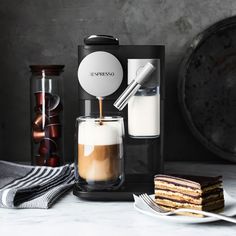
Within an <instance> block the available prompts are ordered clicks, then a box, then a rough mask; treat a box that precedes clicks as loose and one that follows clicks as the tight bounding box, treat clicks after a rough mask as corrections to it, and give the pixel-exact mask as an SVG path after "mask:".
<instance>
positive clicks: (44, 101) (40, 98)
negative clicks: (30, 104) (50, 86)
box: [34, 91, 52, 108]
mask: <svg viewBox="0 0 236 236" xmlns="http://www.w3.org/2000/svg"><path fill="white" fill-rule="evenodd" d="M34 95H35V101H36V107H39V106H43V105H44V106H45V107H47V108H48V107H49V104H50V100H51V97H52V95H51V94H50V93H45V92H42V91H39V92H36V93H34Z"/></svg>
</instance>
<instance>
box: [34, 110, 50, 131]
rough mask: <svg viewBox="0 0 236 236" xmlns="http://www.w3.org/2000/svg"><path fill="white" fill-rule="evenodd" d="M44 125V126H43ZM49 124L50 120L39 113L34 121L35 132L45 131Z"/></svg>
mask: <svg viewBox="0 0 236 236" xmlns="http://www.w3.org/2000/svg"><path fill="white" fill-rule="evenodd" d="M43 123H44V124H43ZM47 123H48V118H47V116H46V115H45V114H41V113H37V114H36V116H35V118H34V121H33V129H34V130H43V129H44V126H45V125H46V124H47Z"/></svg>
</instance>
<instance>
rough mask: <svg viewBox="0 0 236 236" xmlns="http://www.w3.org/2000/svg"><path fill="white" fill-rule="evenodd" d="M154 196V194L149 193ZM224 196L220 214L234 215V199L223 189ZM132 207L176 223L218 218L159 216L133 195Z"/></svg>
mask: <svg viewBox="0 0 236 236" xmlns="http://www.w3.org/2000/svg"><path fill="white" fill-rule="evenodd" d="M150 196H151V197H153V198H154V195H150ZM224 198H225V208H224V211H223V212H222V214H224V215H226V216H234V215H236V200H235V199H234V198H232V197H231V196H230V195H229V194H228V193H226V192H225V191H224ZM134 201H135V202H134V209H136V210H137V211H139V212H141V213H143V214H145V215H149V216H152V217H155V218H158V219H161V220H166V221H172V222H176V223H185V224H192V223H206V222H213V221H218V220H219V219H217V218H214V217H203V218H198V217H193V216H181V215H172V216H161V215H158V214H155V213H154V212H153V211H152V210H151V209H150V208H149V207H148V206H147V205H145V204H144V203H143V201H142V200H141V199H140V198H138V197H137V196H135V195H134Z"/></svg>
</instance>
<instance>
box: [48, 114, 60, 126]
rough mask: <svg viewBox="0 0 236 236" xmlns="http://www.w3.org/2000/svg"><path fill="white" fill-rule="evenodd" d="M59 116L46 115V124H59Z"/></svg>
mask: <svg viewBox="0 0 236 236" xmlns="http://www.w3.org/2000/svg"><path fill="white" fill-rule="evenodd" d="M59 123H60V117H59V115H51V116H49V117H48V124H59Z"/></svg>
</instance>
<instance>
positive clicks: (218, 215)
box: [174, 208, 236, 224]
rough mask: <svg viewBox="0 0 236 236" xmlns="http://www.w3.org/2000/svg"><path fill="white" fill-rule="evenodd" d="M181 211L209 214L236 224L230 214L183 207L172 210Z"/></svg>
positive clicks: (235, 220)
mask: <svg viewBox="0 0 236 236" xmlns="http://www.w3.org/2000/svg"><path fill="white" fill-rule="evenodd" d="M181 212H189V213H196V214H201V215H204V216H210V217H214V218H218V219H221V220H224V221H228V222H231V223H235V224H236V219H235V218H233V217H230V216H225V215H222V214H216V213H212V212H207V211H200V210H194V209H183V208H181V209H177V210H175V211H174V213H181Z"/></svg>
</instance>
